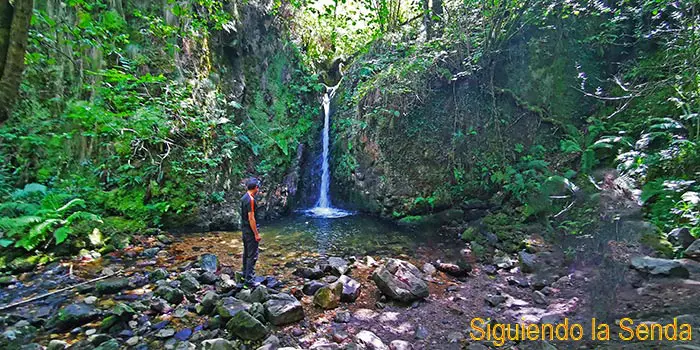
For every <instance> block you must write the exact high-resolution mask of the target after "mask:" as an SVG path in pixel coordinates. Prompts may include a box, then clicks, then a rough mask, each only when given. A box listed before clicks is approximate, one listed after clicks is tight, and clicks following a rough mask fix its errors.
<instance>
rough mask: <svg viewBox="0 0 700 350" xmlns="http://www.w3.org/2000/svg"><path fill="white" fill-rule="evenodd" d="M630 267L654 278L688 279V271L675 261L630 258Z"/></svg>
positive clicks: (647, 257)
mask: <svg viewBox="0 0 700 350" xmlns="http://www.w3.org/2000/svg"><path fill="white" fill-rule="evenodd" d="M630 265H631V266H632V268H634V269H635V270H638V271H640V272H643V273H647V274H650V275H654V276H670V277H681V278H688V276H689V275H690V273H689V272H688V269H686V268H685V267H684V266H683V265H681V263H680V262H679V261H676V260H670V259H659V258H652V257H649V256H638V257H634V258H632V260H631V261H630Z"/></svg>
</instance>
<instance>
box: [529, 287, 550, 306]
mask: <svg viewBox="0 0 700 350" xmlns="http://www.w3.org/2000/svg"><path fill="white" fill-rule="evenodd" d="M532 300H533V301H534V302H535V304H540V305H544V304H547V298H546V297H545V296H544V294H543V293H542V292H540V291H539V290H536V291H535V292H534V293H532Z"/></svg>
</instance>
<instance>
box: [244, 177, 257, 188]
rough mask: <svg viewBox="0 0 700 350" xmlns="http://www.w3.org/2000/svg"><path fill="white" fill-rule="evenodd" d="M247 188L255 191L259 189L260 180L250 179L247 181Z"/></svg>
mask: <svg viewBox="0 0 700 350" xmlns="http://www.w3.org/2000/svg"><path fill="white" fill-rule="evenodd" d="M245 187H246V188H247V189H248V190H254V189H256V188H258V180H257V179H255V178H254V177H251V178H250V179H248V180H246V182H245Z"/></svg>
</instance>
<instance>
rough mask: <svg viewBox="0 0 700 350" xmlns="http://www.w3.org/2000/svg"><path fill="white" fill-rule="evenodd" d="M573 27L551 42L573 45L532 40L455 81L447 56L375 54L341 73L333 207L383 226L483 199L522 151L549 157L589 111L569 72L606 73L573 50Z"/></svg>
mask: <svg viewBox="0 0 700 350" xmlns="http://www.w3.org/2000/svg"><path fill="white" fill-rule="evenodd" d="M574 29H575V27H570V28H568V29H563V30H564V31H565V32H566V33H567V36H569V35H570V36H569V37H565V38H564V39H561V40H564V41H567V42H571V43H572V45H571V46H569V45H568V44H567V45H563V44H562V45H557V44H555V43H552V42H550V41H549V40H550V39H552V36H553V35H554V34H553V33H550V32H546V31H533V32H532V33H529V34H528V35H523V36H522V38H525V39H520V40H519V41H513V42H510V43H508V45H507V49H506V50H504V52H503V54H500V55H496V56H494V57H491V58H485V59H482V62H484V63H483V64H482V66H481V67H479V68H474V67H471V66H469V65H467V67H464V66H462V68H460V69H464V71H458V70H456V69H455V68H454V67H455V65H454V64H451V63H449V62H455V61H457V62H459V57H455V54H454V53H447V52H442V53H439V52H435V51H434V50H433V51H430V49H427V51H428V55H427V58H426V55H425V54H424V53H425V51H426V50H423V51H421V49H420V48H418V49H416V50H414V51H417V52H418V53H415V52H413V53H406V52H404V51H401V49H399V48H395V47H393V46H392V45H391V44H389V43H378V44H377V45H375V47H373V48H372V49H371V50H370V51H369V52H368V53H367V54H365V55H363V56H360V57H359V58H357V59H356V60H355V61H354V62H353V63H352V64H351V66H350V68H349V69H348V72H347V74H346V76H345V77H344V81H343V82H342V85H341V88H340V91H339V94H338V97H337V99H336V101H335V102H336V109H335V114H334V116H333V118H332V119H333V123H334V125H333V136H332V138H333V140H334V141H333V161H334V164H333V166H332V171H333V178H334V181H335V183H334V186H333V188H332V192H333V193H334V195H335V198H336V199H337V200H341V199H342V200H343V201H344V202H345V203H344V204H345V205H346V206H352V207H355V208H357V209H360V210H363V211H367V212H372V213H376V214H379V215H381V216H383V217H394V218H400V217H404V216H406V215H419V214H425V213H429V212H439V211H441V210H444V209H447V208H450V207H455V206H458V205H460V204H464V203H463V201H464V200H467V199H473V198H479V197H481V198H482V199H488V198H490V197H491V195H492V194H493V193H494V192H496V191H497V190H498V186H497V185H496V186H494V181H493V175H494V174H495V173H496V172H498V171H501V170H502V169H503V168H502V166H503V165H505V164H513V163H515V162H516V161H518V160H519V159H521V158H522V157H524V156H525V155H527V154H529V152H530V151H529V150H530V149H531V147H532V146H534V145H539V146H540V147H543V148H544V150H545V152H543V153H547V154H549V156H551V154H552V153H556V151H557V150H558V148H559V139H560V137H561V135H562V134H563V128H562V125H564V124H571V125H576V124H577V123H578V124H580V123H581V121H582V120H583V118H582V117H583V116H586V115H587V114H588V113H590V111H592V110H593V109H594V108H595V107H596V105H595V104H594V103H593V102H592V101H591V100H592V99H590V98H586V97H585V96H584V95H583V94H581V93H580V92H579V91H577V90H576V87H577V86H580V84H581V81H580V80H579V79H578V77H579V73H580V71H579V69H585V70H586V72H587V74H588V75H589V76H597V75H598V74H600V73H601V71H602V70H604V69H605V67H603V66H601V65H600V63H598V62H600V60H598V56H597V55H598V54H597V53H595V52H592V51H591V50H587V49H586V48H585V47H582V46H581V45H575V44H573V42H574V41H575V40H576V38H577V36H578V35H583V34H582V33H579V34H576V33H575V32H574ZM562 47H567V48H568V49H563V48H562ZM572 48H573V49H572ZM582 67H583V68H582ZM548 160H550V161H556V160H553V159H548ZM467 206H469V205H467ZM470 209H471V208H468V209H467V210H466V211H465V213H466V212H469V210H470Z"/></svg>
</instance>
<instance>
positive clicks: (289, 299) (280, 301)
mask: <svg viewBox="0 0 700 350" xmlns="http://www.w3.org/2000/svg"><path fill="white" fill-rule="evenodd" d="M264 306H265V318H266V319H267V320H268V321H270V323H272V324H273V325H275V326H281V325H285V324H289V323H293V322H297V321H300V320H302V319H304V309H303V308H302V306H301V303H300V302H299V300H297V299H296V298H295V297H293V296H291V295H289V294H285V293H280V294H274V295H271V296H270V298H269V300H268V301H267V302H265V304H264Z"/></svg>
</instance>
